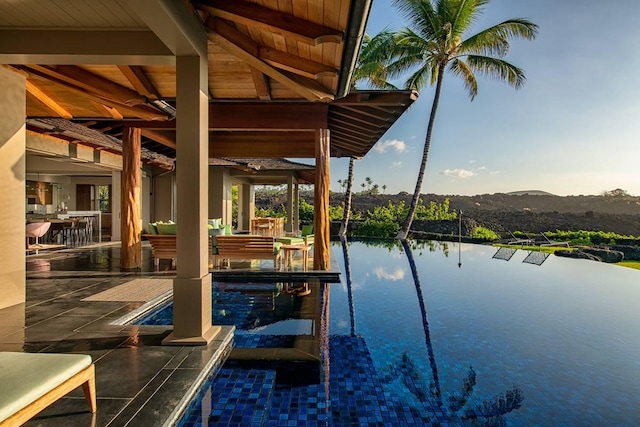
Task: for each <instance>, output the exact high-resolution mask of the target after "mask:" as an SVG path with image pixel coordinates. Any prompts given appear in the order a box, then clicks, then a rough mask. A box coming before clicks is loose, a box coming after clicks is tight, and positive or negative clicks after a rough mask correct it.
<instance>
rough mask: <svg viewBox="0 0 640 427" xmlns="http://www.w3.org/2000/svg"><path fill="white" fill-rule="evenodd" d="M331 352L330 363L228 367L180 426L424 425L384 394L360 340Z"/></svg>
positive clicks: (340, 339)
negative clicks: (207, 423) (203, 421)
mask: <svg viewBox="0 0 640 427" xmlns="http://www.w3.org/2000/svg"><path fill="white" fill-rule="evenodd" d="M329 347H330V348H329V350H330V354H331V360H330V361H329V362H328V363H317V362H315V363H313V362H287V361H255V360H254V361H246V360H245V361H235V360H230V361H228V362H227V363H226V364H225V366H224V367H223V368H222V369H221V370H220V372H219V374H218V377H216V378H215V379H214V380H213V387H212V388H211V389H210V390H209V391H207V392H206V393H205V396H206V398H205V399H204V400H203V401H202V402H198V403H195V405H194V406H195V407H196V408H198V409H196V410H195V412H191V413H190V415H189V418H188V422H187V423H182V424H180V426H185V427H186V426H199V425H206V422H205V423H204V424H202V420H203V419H205V420H208V421H209V425H216V426H234V425H242V426H245V425H247V426H256V427H257V426H267V427H280V426H296V427H305V426H318V425H323V426H412V425H424V419H423V418H422V417H421V416H420V414H419V413H416V412H415V411H414V410H412V408H404V407H403V406H402V405H401V403H400V400H399V399H398V398H397V396H394V395H393V393H389V392H388V391H387V390H385V389H384V388H383V385H382V383H381V381H380V379H379V375H378V374H377V373H376V370H375V367H374V366H373V361H372V360H371V356H370V354H369V350H368V349H367V346H366V343H365V342H364V340H363V339H362V338H361V337H357V336H356V337H350V336H334V337H331V338H330V339H329ZM207 408H209V409H207ZM207 411H209V412H207ZM261 417H262V418H261ZM259 420H262V421H259ZM260 422H261V423H262V424H261V423H260Z"/></svg>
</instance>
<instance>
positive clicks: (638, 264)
mask: <svg viewBox="0 0 640 427" xmlns="http://www.w3.org/2000/svg"><path fill="white" fill-rule="evenodd" d="M493 246H495V247H498V248H512V249H522V250H524V251H540V252H546V253H549V254H552V253H554V252H555V251H559V250H570V251H573V250H575V249H577V248H567V247H564V246H527V245H524V246H523V245H507V244H504V243H494V244H493ZM613 265H619V266H621V267H627V268H634V269H636V270H640V261H631V260H626V261H620V262H616V263H614V264H613Z"/></svg>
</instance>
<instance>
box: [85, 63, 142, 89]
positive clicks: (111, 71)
mask: <svg viewBox="0 0 640 427" xmlns="http://www.w3.org/2000/svg"><path fill="white" fill-rule="evenodd" d="M80 68H82V69H84V70H86V71H89V72H90V73H93V74H95V75H97V76H100V77H103V78H105V79H107V80H111V81H112V82H115V83H117V84H119V85H120V86H124V87H126V88H128V89H130V90H135V88H134V87H133V85H132V84H131V83H130V82H129V80H127V78H126V77H125V76H124V74H122V72H121V71H120V70H119V69H118V67H114V66H113V65H83V66H80Z"/></svg>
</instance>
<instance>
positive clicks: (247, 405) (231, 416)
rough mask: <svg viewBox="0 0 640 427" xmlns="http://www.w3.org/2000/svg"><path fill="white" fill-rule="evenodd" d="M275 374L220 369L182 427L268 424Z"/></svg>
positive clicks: (192, 407)
mask: <svg viewBox="0 0 640 427" xmlns="http://www.w3.org/2000/svg"><path fill="white" fill-rule="evenodd" d="M275 375H276V374H275V371H271V370H265V369H242V370H237V369H230V368H227V367H225V368H222V369H220V371H218V373H217V375H216V377H215V379H214V381H213V382H212V381H207V383H206V385H207V389H206V391H205V393H204V394H201V397H202V399H201V400H198V401H197V402H193V404H192V406H191V407H190V408H189V409H188V410H187V414H188V416H184V417H183V418H182V420H181V421H180V423H179V424H178V426H181V427H182V426H206V425H212V426H213V425H215V426H243V427H245V426H246V427H261V426H263V425H265V422H266V419H267V414H268V413H269V410H270V402H271V395H272V393H273V390H274V388H275Z"/></svg>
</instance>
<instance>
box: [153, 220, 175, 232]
mask: <svg viewBox="0 0 640 427" xmlns="http://www.w3.org/2000/svg"><path fill="white" fill-rule="evenodd" d="M156 228H157V229H158V234H176V231H177V224H159V223H156Z"/></svg>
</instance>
